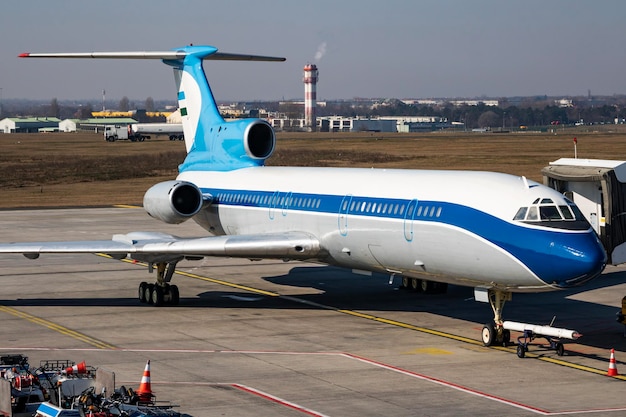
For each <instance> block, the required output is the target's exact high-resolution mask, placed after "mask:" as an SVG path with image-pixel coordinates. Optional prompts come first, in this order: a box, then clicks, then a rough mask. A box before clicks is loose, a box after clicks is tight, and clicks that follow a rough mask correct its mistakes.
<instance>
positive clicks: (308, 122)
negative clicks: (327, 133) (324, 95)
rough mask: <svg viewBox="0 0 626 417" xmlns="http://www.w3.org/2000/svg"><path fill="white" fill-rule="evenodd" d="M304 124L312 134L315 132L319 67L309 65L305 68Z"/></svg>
mask: <svg viewBox="0 0 626 417" xmlns="http://www.w3.org/2000/svg"><path fill="white" fill-rule="evenodd" d="M302 81H304V124H305V126H306V127H307V129H309V130H310V131H311V132H315V130H316V127H317V119H316V116H315V107H316V100H317V66H316V65H315V64H307V65H305V66H304V78H303V80H302Z"/></svg>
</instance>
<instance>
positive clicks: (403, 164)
mask: <svg viewBox="0 0 626 417" xmlns="http://www.w3.org/2000/svg"><path fill="white" fill-rule="evenodd" d="M574 137H576V138H577V140H578V145H577V148H578V157H579V158H593V159H617V160H622V159H626V132H625V131H621V132H610V131H607V132H585V131H573V130H558V131H556V133H530V132H529V133H516V134H514V133H504V134H503V133H500V134H498V133H480V134H479V133H454V134H452V133H439V132H437V133H419V134H418V133H416V134H397V133H396V134H391V133H279V134H278V138H277V146H276V151H275V153H274V156H272V157H271V158H270V159H269V160H268V161H267V165H300V166H336V167H341V166H346V167H355V166H359V167H376V168H413V169H456V170H459V169H469V170H487V171H500V172H507V173H511V174H517V175H525V176H526V177H528V178H530V179H533V180H536V181H542V177H541V168H542V167H544V166H546V165H548V163H549V162H550V161H554V160H556V159H558V158H561V157H573V156H574V143H573V138H574ZM0 146H1V149H2V152H0V187H1V189H2V199H0V208H16V207H65V206H99V205H111V204H132V205H140V204H141V202H142V199H143V194H144V193H145V191H146V190H147V189H148V188H149V187H150V186H151V185H153V184H155V183H157V182H159V181H165V180H167V179H173V178H175V176H176V174H177V167H178V164H179V163H181V162H182V161H183V159H184V157H185V146H184V143H183V142H180V141H175V142H172V141H170V140H168V139H167V138H166V137H157V138H153V139H151V140H149V141H146V142H135V143H133V142H127V141H120V142H114V143H109V142H105V141H104V140H103V139H102V136H101V135H100V134H91V133H53V134H0Z"/></svg>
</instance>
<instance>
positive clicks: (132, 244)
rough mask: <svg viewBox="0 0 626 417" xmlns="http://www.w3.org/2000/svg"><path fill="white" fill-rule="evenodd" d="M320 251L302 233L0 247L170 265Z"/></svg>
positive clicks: (157, 236) (156, 236) (154, 236)
mask: <svg viewBox="0 0 626 417" xmlns="http://www.w3.org/2000/svg"><path fill="white" fill-rule="evenodd" d="M320 252H321V249H320V242H319V240H318V239H316V238H315V237H313V236H312V235H309V234H308V233H302V232H286V233H272V234H256V235H232V236H230V235H228V236H208V237H200V238H180V237H176V236H173V235H169V234H166V233H157V232H132V233H128V234H125V235H114V236H113V238H112V240H102V241H99V240H94V241H73V242H72V241H67V242H15V243H5V244H0V254H2V253H21V254H23V255H24V256H26V257H27V258H29V259H37V258H38V257H39V255H41V254H62V253H105V254H108V255H111V256H112V257H114V258H117V259H121V258H124V257H126V256H130V257H131V258H133V259H137V260H141V261H145V262H171V261H173V260H176V259H180V258H183V257H186V256H187V257H203V256H224V257H237V258H250V259H264V258H275V259H311V258H315V257H316V256H318V255H319V254H320Z"/></svg>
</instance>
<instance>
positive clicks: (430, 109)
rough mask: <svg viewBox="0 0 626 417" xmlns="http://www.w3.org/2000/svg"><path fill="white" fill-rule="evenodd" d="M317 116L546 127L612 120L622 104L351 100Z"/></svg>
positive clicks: (322, 109) (621, 115) (323, 109)
mask: <svg viewBox="0 0 626 417" xmlns="http://www.w3.org/2000/svg"><path fill="white" fill-rule="evenodd" d="M317 115H318V116H332V115H341V116H346V117H384V116H435V117H445V118H447V119H448V121H451V122H462V123H465V125H466V127H467V128H486V127H502V126H504V127H505V128H513V127H519V126H529V127H530V126H545V125H550V124H566V125H567V124H574V123H577V122H579V121H581V120H583V121H584V123H585V124H590V123H594V124H597V123H613V122H614V120H615V118H624V117H625V116H626V112H625V111H624V106H623V105H617V104H611V105H609V104H604V105H600V106H581V105H573V106H572V107H560V106H558V105H554V104H545V103H544V105H543V106H540V105H537V104H535V105H532V106H526V107H524V106H517V105H508V104H507V103H506V102H504V103H502V104H501V105H500V106H498V107H495V106H487V105H485V104H478V105H476V106H468V105H464V106H454V105H452V104H448V105H444V106H428V105H414V104H405V103H403V102H402V101H400V100H395V101H393V102H391V103H385V104H384V105H379V106H376V107H371V106H365V105H362V106H359V105H354V104H350V103H338V104H330V105H327V106H325V107H318V109H317Z"/></svg>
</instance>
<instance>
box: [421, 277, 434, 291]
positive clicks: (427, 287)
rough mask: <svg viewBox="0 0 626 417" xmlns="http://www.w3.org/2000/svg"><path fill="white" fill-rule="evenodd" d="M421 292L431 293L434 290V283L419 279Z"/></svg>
mask: <svg viewBox="0 0 626 417" xmlns="http://www.w3.org/2000/svg"><path fill="white" fill-rule="evenodd" d="M420 284H421V287H422V292H424V293H426V294H432V293H433V292H435V283H434V282H432V281H428V280H426V279H423V280H421V283H420Z"/></svg>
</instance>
